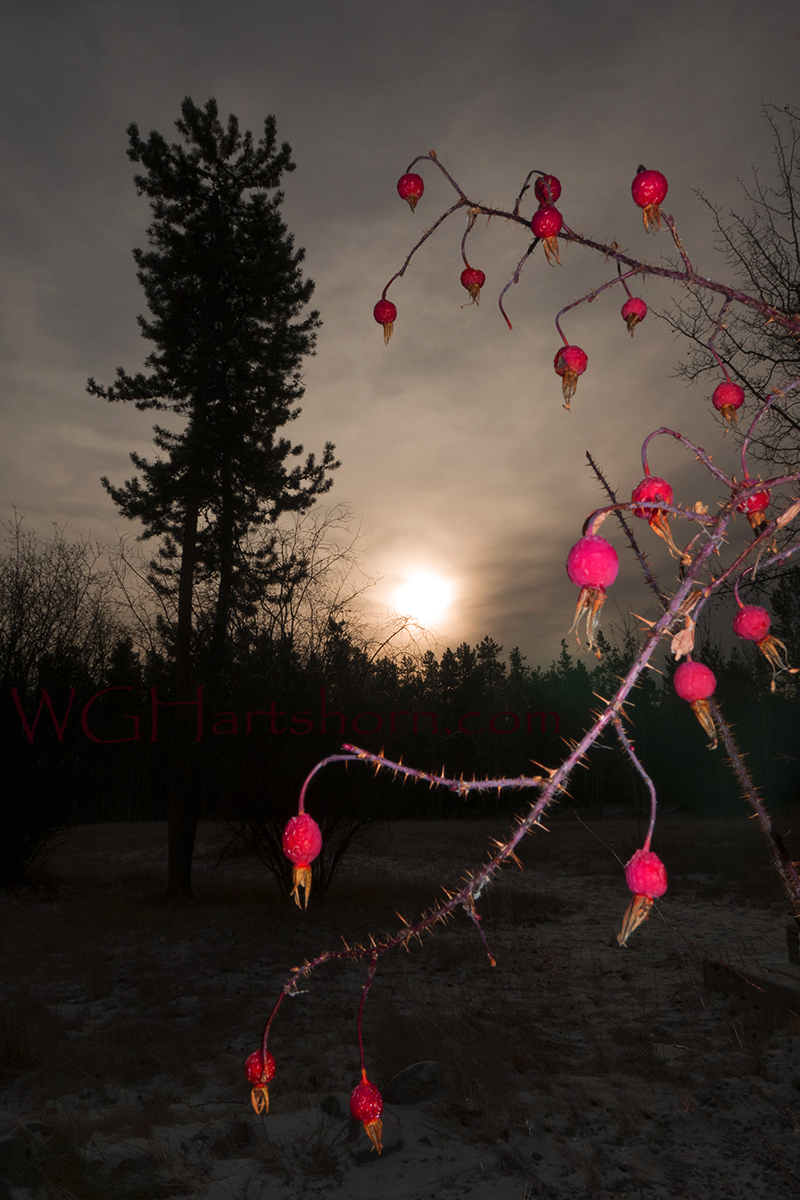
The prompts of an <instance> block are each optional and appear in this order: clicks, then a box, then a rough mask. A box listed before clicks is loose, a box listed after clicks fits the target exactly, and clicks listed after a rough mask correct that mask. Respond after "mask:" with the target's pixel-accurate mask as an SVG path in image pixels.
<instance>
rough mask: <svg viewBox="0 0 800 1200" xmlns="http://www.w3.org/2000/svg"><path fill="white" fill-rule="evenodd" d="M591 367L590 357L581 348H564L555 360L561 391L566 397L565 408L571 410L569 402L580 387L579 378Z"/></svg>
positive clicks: (559, 351) (557, 353)
mask: <svg viewBox="0 0 800 1200" xmlns="http://www.w3.org/2000/svg"><path fill="white" fill-rule="evenodd" d="M588 365H589V356H588V355H587V354H586V352H585V351H584V350H581V348H580V346H562V347H561V349H560V350H558V351H557V352H556V356H555V358H554V359H553V368H554V370H555V373H556V375H560V376H561V391H562V392H563V395H564V401H565V403H564V407H565V408H566V409H569V402H570V400H571V399H572V397H573V396H574V395H575V392H576V390H577V387H578V376H579V375H582V374H583V372H584V371H585V370H586V368H587V366H588Z"/></svg>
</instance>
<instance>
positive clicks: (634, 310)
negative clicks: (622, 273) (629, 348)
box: [622, 296, 647, 337]
mask: <svg viewBox="0 0 800 1200" xmlns="http://www.w3.org/2000/svg"><path fill="white" fill-rule="evenodd" d="M622 315H623V317H624V318H625V324H626V325H627V326H628V332H629V333H630V335H631V337H633V331H634V329H635V328H636V326H637V325H638V324H639V322H640V321H643V320H644V319H645V317H646V316H647V305H646V304H645V302H644V300H641V299H640V298H639V297H638V296H631V297H629V299H627V300H626V301H625V303H624V304H623V306H622Z"/></svg>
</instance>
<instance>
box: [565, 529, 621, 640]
mask: <svg viewBox="0 0 800 1200" xmlns="http://www.w3.org/2000/svg"><path fill="white" fill-rule="evenodd" d="M618 571H619V559H618V558H617V552H616V550H615V549H614V547H613V546H612V545H611V543H610V542H607V541H606V539H605V538H602V537H599V536H598V535H597V534H587V535H586V537H582V538H581V540H580V541H579V542H576V543H575V545H574V546H573V547H572V549H571V550H570V552H569V554H568V555H567V574H568V575H569V577H570V579H571V580H572V582H573V583H574V584H575V586H576V587H579V588H580V589H581V594H580V596H579V597H578V604H577V607H576V609H575V620H574V621H573V622H572V629H574V630H575V632H576V636H577V638H578V642H580V640H581V638H580V632H579V630H578V626H579V623H580V620H581V618H582V617H583V616H584V615H585V618H586V649H587V650H592V651H593V652H594V654H595V655H596V656H597V657H598V658H599V657H600V651H599V650H598V649H597V646H596V645H595V637H596V635H597V630H598V628H599V625H600V610H601V609H602V607H603V603H604V601H605V598H606V588H607V587H610V586H611V584H612V583H613V582H614V580H615V579H616V578H617V572H618ZM572 629H570V633H571V632H572Z"/></svg>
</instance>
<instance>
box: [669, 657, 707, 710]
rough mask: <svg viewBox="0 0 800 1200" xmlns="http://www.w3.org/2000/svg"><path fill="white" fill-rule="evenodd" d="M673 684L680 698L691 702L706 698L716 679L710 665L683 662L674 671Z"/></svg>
mask: <svg viewBox="0 0 800 1200" xmlns="http://www.w3.org/2000/svg"><path fill="white" fill-rule="evenodd" d="M674 684H675V691H676V692H677V693H678V695H679V696H680V698H681V700H688V702H689V703H690V704H693V703H694V702H695V700H707V699H708V697H709V696H711V695H713V692H714V688H715V687H716V686H717V681H716V679H715V677H714V672H713V671H712V670H711V668H710V667H706V666H704V665H703V663H699V662H684V663H681V665H680V666H679V667H678V669H677V671H676V672H675V679H674Z"/></svg>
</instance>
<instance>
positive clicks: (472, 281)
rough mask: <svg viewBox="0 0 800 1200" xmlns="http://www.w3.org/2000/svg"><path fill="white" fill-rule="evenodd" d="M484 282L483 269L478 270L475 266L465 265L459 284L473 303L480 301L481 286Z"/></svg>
mask: <svg viewBox="0 0 800 1200" xmlns="http://www.w3.org/2000/svg"><path fill="white" fill-rule="evenodd" d="M485 283H486V276H485V275H484V273H483V271H479V270H477V268H475V267H465V268H464V270H463V271H462V272H461V286H462V287H465V288H466V289H467V291H468V292H469V294H470V296H471V297H472V303H473V304H479V303H480V299H481V288H482V287H483V285H484V284H485Z"/></svg>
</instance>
